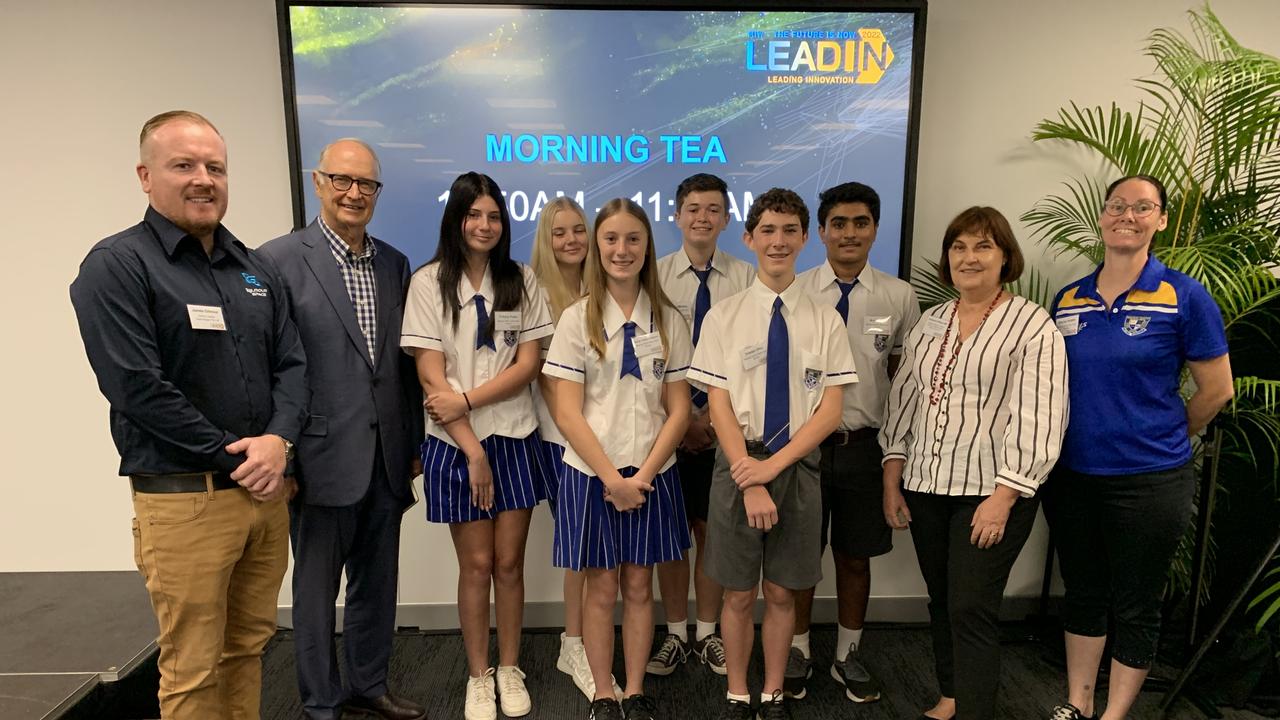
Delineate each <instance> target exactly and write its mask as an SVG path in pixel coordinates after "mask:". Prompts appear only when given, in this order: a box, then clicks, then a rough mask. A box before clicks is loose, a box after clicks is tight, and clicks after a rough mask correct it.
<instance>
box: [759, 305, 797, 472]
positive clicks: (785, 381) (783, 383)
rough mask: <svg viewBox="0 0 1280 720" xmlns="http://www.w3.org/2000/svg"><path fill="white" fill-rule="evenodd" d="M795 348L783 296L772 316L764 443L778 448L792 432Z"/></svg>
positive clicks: (779, 448)
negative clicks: (784, 308) (785, 314)
mask: <svg viewBox="0 0 1280 720" xmlns="http://www.w3.org/2000/svg"><path fill="white" fill-rule="evenodd" d="M790 376H791V348H790V342H788V340H787V320H786V318H784V317H782V296H778V297H777V298H776V299H775V300H774V301H773V318H772V319H770V320H769V345H768V347H766V348H765V375H764V444H765V446H766V447H768V448H769V450H770V451H772V452H778V451H779V450H781V449H782V447H783V446H784V445H786V444H787V442H788V441H790V440H791V434H790V432H789V431H788V426H789V425H790V424H791V385H790V379H791V377H790Z"/></svg>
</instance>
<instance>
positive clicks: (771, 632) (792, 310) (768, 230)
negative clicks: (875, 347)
mask: <svg viewBox="0 0 1280 720" xmlns="http://www.w3.org/2000/svg"><path fill="white" fill-rule="evenodd" d="M808 225H809V210H808V208H806V207H805V204H804V201H803V200H801V199H800V196H799V195H796V194H795V193H794V192H792V191H790V190H783V189H780V188H774V189H772V190H769V191H768V192H766V193H765V194H763V195H761V196H760V197H758V198H756V200H755V202H754V203H753V204H752V206H751V210H750V212H749V213H748V214H747V221H746V233H744V236H743V240H744V242H745V243H746V244H747V246H748V247H750V248H751V250H752V251H753V252H754V253H755V254H756V258H757V261H758V265H757V272H756V278H755V280H754V281H753V283H752V285H751V287H749V288H748V289H747V290H745V291H743V292H741V293H738V294H737V295H734V296H733V297H731V298H728V299H727V300H724V301H723V302H721V303H719V304H717V305H716V306H715V307H713V308H712V309H711V311H710V312H709V313H708V314H707V318H706V320H705V321H704V326H703V328H702V340H701V342H700V343H699V345H698V348H697V349H696V350H695V351H694V359H693V363H692V366H691V367H690V369H689V375H688V378H689V380H690V381H691V382H693V383H694V384H695V385H698V386H700V387H702V388H705V389H706V391H707V393H708V396H709V403H708V404H709V406H710V408H711V421H712V425H713V427H714V429H715V433H716V437H717V439H718V440H719V442H720V448H719V450H718V451H717V453H716V462H715V472H714V476H713V479H712V482H711V497H710V512H709V517H708V518H707V558H706V561H705V563H706V569H707V575H708V576H710V577H711V578H712V579H713V580H715V581H716V582H718V583H720V584H721V585H722V586H723V587H724V588H725V593H724V609H723V611H722V614H721V623H720V624H721V629H722V632H723V633H724V645H725V658H726V666H727V670H728V676H729V677H728V691H729V692H728V697H727V702H726V704H725V706H724V710H723V712H722V714H721V716H720V717H721V718H722V719H724V720H746V719H747V718H750V717H751V713H752V711H751V698H750V692H749V690H748V687H747V661H748V659H749V658H750V656H751V644H752V637H753V634H754V626H753V624H752V615H751V611H752V606H753V604H754V602H755V599H756V597H757V594H758V592H759V590H758V588H760V587H761V586H762V587H763V591H764V598H765V616H764V623H763V625H762V627H761V633H760V635H761V643H762V645H763V649H764V685H763V688H762V692H761V696H760V709H759V713H758V715H757V717H758V718H759V719H760V720H782V719H785V718H789V717H790V712H789V711H788V709H787V707H786V704H785V701H784V699H783V675H784V671H785V669H786V664H787V653H788V648H789V647H790V645H791V636H792V633H793V629H794V626H795V594H796V592H798V591H800V590H804V589H806V588H810V587H813V586H814V585H816V584H817V582H818V580H819V579H821V577H822V568H821V550H822V546H821V538H820V534H819V529H820V522H821V519H822V518H821V508H822V500H821V492H822V491H821V488H820V485H819V480H818V461H819V453H818V443H819V442H821V441H822V440H823V439H824V438H826V437H827V436H828V435H830V434H831V432H832V431H833V430H835V429H836V426H837V425H838V424H839V422H840V410H841V397H842V392H843V389H842V387H841V386H843V385H846V384H849V383H852V382H857V379H858V375H857V373H856V372H855V370H854V365H853V354H852V353H851V352H850V350H849V341H848V338H847V336H846V334H845V329H844V326H843V325H842V323H841V322H840V316H839V315H837V314H836V312H835V309H834V308H833V307H830V306H827V305H819V304H817V303H815V302H814V301H813V300H811V299H810V298H809V297H808V296H807V295H806V294H805V293H804V291H803V289H802V288H801V287H800V286H799V285H798V284H797V283H796V282H795V279H796V274H795V266H796V259H797V257H798V256H799V254H800V249H801V248H802V247H804V243H805V241H806V240H807V239H808V231H807V228H808ZM762 573H763V576H764V580H763V583H761V574H762Z"/></svg>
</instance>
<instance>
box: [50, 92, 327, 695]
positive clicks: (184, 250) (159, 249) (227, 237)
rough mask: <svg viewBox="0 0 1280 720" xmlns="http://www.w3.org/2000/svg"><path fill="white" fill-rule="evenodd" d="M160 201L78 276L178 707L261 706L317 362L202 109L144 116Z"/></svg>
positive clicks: (148, 171)
mask: <svg viewBox="0 0 1280 720" xmlns="http://www.w3.org/2000/svg"><path fill="white" fill-rule="evenodd" d="M137 172H138V179H139V180H140V181H141V183H142V191H143V192H145V193H146V194H147V195H148V197H149V198H150V207H149V208H148V209H147V212H146V215H145V216H144V219H143V221H142V222H141V223H139V224H138V225H135V226H133V227H131V228H129V229H127V230H125V231H123V232H120V233H118V234H116V235H113V236H111V237H109V238H107V239H105V240H103V241H101V242H99V243H98V244H97V245H95V246H94V248H93V250H91V251H90V252H89V254H88V256H86V257H85V259H84V262H83V263H81V265H80V274H79V276H78V277H77V278H76V280H75V282H73V283H72V284H71V302H72V304H73V305H74V306H75V310H76V317H77V319H78V321H79V324H80V335H81V337H82V338H83V340H84V344H85V351H86V353H87V354H88V356H89V363H90V364H91V365H92V366H93V371H94V373H95V374H96V375H97V379H98V387H99V388H100V389H101V390H102V394H103V395H105V396H106V398H107V400H108V402H109V403H110V404H111V435H112V438H113V439H114V440H115V443H116V448H117V449H118V450H119V452H120V474H121V475H128V476H129V478H130V482H131V484H132V486H133V506H134V514H135V517H134V521H133V538H134V549H135V552H134V560H135V562H136V563H137V565H138V569H139V571H141V573H142V575H143V577H144V578H145V579H146V584H147V590H148V592H149V593H150V594H151V603H152V607H153V608H154V609H155V613H156V619H157V621H158V622H159V625H160V637H159V640H158V644H159V646H160V661H159V665H160V693H159V695H160V711H161V715H162V716H163V717H164V718H166V720H182V719H185V718H200V719H201V720H204V719H206V718H214V717H228V718H257V717H258V703H259V697H260V695H261V686H262V669H261V656H262V649H263V647H264V646H265V645H266V643H267V641H268V640H269V639H270V638H271V636H272V634H273V633H274V632H275V627H276V597H277V595H278V593H279V590H280V582H281V580H283V578H284V573H285V569H286V567H287V565H288V550H289V514H288V510H287V508H286V505H285V502H286V499H287V497H288V496H289V495H290V494H291V492H292V488H293V487H294V486H293V482H292V478H290V477H286V473H285V468H286V464H287V462H288V460H289V458H290V456H291V454H292V447H293V441H295V440H296V439H297V437H298V433H299V431H300V429H301V426H302V422H303V418H304V417H305V412H306V408H305V402H306V361H305V357H304V355H303V351H302V345H301V343H300V342H299V339H298V333H297V330H296V329H295V328H294V326H293V324H292V322H291V321H290V320H289V311H288V306H287V301H286V298H285V296H284V293H283V292H280V291H279V286H278V284H277V283H276V282H275V279H274V277H273V275H272V272H271V270H270V269H269V267H268V266H267V265H266V264H264V263H263V262H262V261H261V260H260V259H259V258H256V257H254V256H253V255H252V254H251V253H250V252H249V250H248V249H247V248H245V246H244V245H243V244H242V243H241V242H240V241H239V240H237V239H236V238H235V236H233V235H232V234H231V233H230V232H229V231H228V230H227V229H226V228H225V227H223V226H222V224H221V221H222V217H223V215H225V214H226V210H227V151H226V145H225V144H224V143H223V140H222V136H221V135H220V134H219V133H218V131H217V129H216V128H214V127H213V125H212V124H211V123H210V122H209V121H208V120H206V119H205V118H203V117H201V116H200V115H197V114H195V113H192V112H186V111H174V112H167V113H163V114H161V115H157V116H156V117H154V118H152V119H151V120H148V121H147V123H146V124H145V125H143V127H142V134H141V137H140V159H139V162H138V167H137Z"/></svg>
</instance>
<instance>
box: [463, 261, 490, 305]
mask: <svg viewBox="0 0 1280 720" xmlns="http://www.w3.org/2000/svg"><path fill="white" fill-rule="evenodd" d="M476 295H480V296H483V297H484V301H485V303H486V304H487V305H488V306H489V307H488V308H486V311H488V312H493V274H492V273H491V272H490V269H489V266H488V265H485V266H484V278H482V279H481V280H480V289H479V290H473V289H471V281H470V280H468V279H467V272H466V270H465V269H464V270H463V272H462V277H460V278H458V305H460V306H465V305H466V304H467V303H469V302H471V299H472V298H474V297H475V296H476Z"/></svg>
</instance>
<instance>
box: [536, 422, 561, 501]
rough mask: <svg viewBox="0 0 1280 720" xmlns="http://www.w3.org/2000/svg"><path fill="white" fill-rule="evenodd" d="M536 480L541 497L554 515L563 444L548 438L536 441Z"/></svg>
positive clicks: (558, 488)
mask: <svg viewBox="0 0 1280 720" xmlns="http://www.w3.org/2000/svg"><path fill="white" fill-rule="evenodd" d="M537 459H538V482H539V483H541V484H542V494H543V497H545V498H546V499H547V507H549V508H551V517H552V518H554V517H555V516H556V498H557V496H558V495H559V492H560V468H561V466H563V465H564V446H563V445H561V444H560V443H553V442H551V441H549V440H542V441H540V442H538V458H537Z"/></svg>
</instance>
